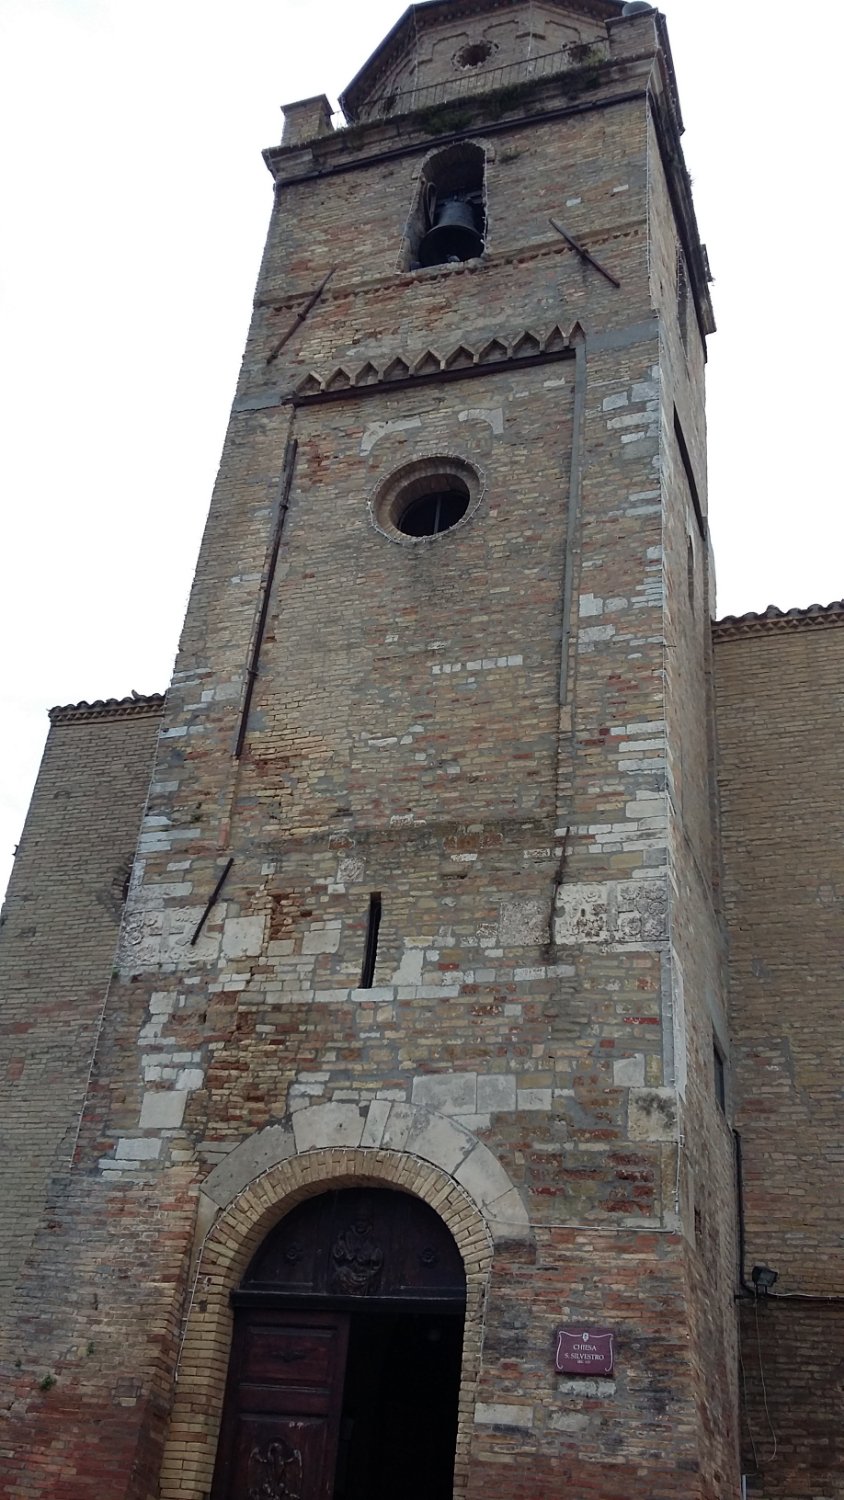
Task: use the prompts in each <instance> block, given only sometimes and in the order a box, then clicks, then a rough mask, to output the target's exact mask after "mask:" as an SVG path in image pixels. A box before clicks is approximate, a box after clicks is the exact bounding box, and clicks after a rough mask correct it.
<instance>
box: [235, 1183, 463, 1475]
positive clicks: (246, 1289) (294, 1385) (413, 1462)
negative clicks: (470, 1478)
mask: <svg viewBox="0 0 844 1500" xmlns="http://www.w3.org/2000/svg"><path fill="white" fill-rule="evenodd" d="M232 1302H233V1304H234V1309H235V1322H234V1335H233V1340H232V1352H231V1360H230V1364H229V1376H228V1383H227V1387H226V1399H225V1406H224V1412H223V1421H222V1426H221V1431H220V1443H219V1448H218V1453H217V1464H216V1469H215V1475H214V1485H213V1489H212V1500H394V1496H395V1495H396V1494H401V1495H402V1497H403V1500H451V1495H452V1486H453V1470H454V1446H455V1438H456V1433H457V1400H458V1391H459V1385H460V1365H461V1353H462V1345H463V1316H464V1312H465V1306H466V1276H465V1271H464V1267H463V1261H462V1259H461V1256H460V1252H459V1251H458V1249H457V1246H456V1244H455V1242H454V1240H453V1238H452V1236H451V1234H450V1233H449V1231H448V1229H447V1228H446V1226H445V1224H444V1223H443V1222H442V1220H441V1219H440V1218H439V1216H438V1215H437V1214H436V1213H435V1212H434V1210H433V1209H432V1208H430V1207H429V1206H428V1205H427V1204H425V1203H423V1202H422V1201H421V1200H420V1199H418V1198H414V1197H412V1196H411V1195H410V1194H408V1193H402V1192H398V1191H393V1190H391V1189H389V1188H386V1189H378V1188H371V1187H365V1188H345V1189H338V1190H336V1191H333V1192H328V1193H323V1194H320V1195H319V1196H318V1197H315V1198H310V1199H308V1200H306V1201H305V1202H304V1203H301V1204H299V1206H298V1207H297V1208H295V1209H293V1210H292V1211H291V1213H289V1214H288V1215H287V1217H286V1218H284V1219H282V1221H281V1223H280V1224H279V1225H278V1226H277V1227H276V1228H275V1229H274V1230H273V1231H272V1232H271V1233H270V1234H269V1235H268V1236H267V1238H266V1239H265V1241H264V1242H263V1244H262V1245H261V1246H260V1248H259V1249H258V1251H257V1253H256V1254H255V1256H254V1257H253V1259H252V1261H251V1263H250V1265H249V1267H248V1269H247V1271H246V1274H245V1275H244V1277H243V1280H242V1282H241V1285H240V1287H239V1289H238V1290H237V1291H236V1292H234V1293H233V1294H232Z"/></svg>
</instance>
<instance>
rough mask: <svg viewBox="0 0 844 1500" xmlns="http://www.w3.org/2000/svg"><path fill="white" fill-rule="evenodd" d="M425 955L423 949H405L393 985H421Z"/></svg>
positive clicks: (394, 974) (393, 977)
mask: <svg viewBox="0 0 844 1500" xmlns="http://www.w3.org/2000/svg"><path fill="white" fill-rule="evenodd" d="M424 962H425V953H424V950H423V949H422V948H407V947H406V948H405V950H404V953H403V954H402V956H401V961H400V963H399V966H398V968H397V969H396V970H395V972H394V973H393V976H392V983H393V984H421V983H422V965H423V963H424Z"/></svg>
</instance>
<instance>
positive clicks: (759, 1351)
mask: <svg viewBox="0 0 844 1500" xmlns="http://www.w3.org/2000/svg"><path fill="white" fill-rule="evenodd" d="M754 1310H755V1313H756V1357H757V1359H758V1361H759V1379H760V1381H761V1382H762V1403H763V1405H764V1407H765V1416H766V1417H767V1419H768V1428H769V1430H770V1434H771V1437H772V1438H773V1440H774V1451H773V1453H772V1454H771V1458H770V1462H771V1463H773V1462H774V1459H775V1458H776V1456H777V1435H776V1433H775V1432H774V1424H773V1422H772V1421H771V1413H770V1410H769V1407H768V1392H767V1389H766V1387H765V1371H764V1368H763V1365H762V1345H761V1343H760V1340H759V1294H758V1292H757V1294H756V1302H755V1309H754Z"/></svg>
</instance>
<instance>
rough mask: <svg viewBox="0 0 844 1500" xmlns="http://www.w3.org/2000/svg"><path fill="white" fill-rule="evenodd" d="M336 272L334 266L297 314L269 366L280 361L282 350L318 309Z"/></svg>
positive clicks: (269, 359)
mask: <svg viewBox="0 0 844 1500" xmlns="http://www.w3.org/2000/svg"><path fill="white" fill-rule="evenodd" d="M336 270H337V267H336V266H332V267H331V270H330V271H329V273H328V275H327V276H325V277H323V279H322V281H321V282H320V284H319V286H318V287H317V289H316V291H315V292H313V293H312V295H311V296H310V297H309V298H308V300H307V302H306V303H305V306H304V307H303V308H302V310H301V312H298V313H297V314H296V316H295V318H294V319H293V322H292V323H291V324H290V327H289V328H288V330H287V332H286V333H285V334H283V335H282V337H281V338H280V339H279V341H278V343H277V344H276V346H275V348H274V349H273V350H272V351H271V352H270V353H269V354H268V355H267V364H268V365H271V364H272V363H273V360H276V359H278V356H279V355H280V353H281V351H282V349H283V348H284V346H285V344H287V343H289V341H290V339H292V337H293V335H294V333H295V332H296V329H297V328H301V326H302V324H303V323H304V321H305V319H306V318H307V317H308V315H309V313H311V312H313V310H314V308H315V307H316V305H317V303H318V302H319V299H320V297H321V296H322V294H323V292H324V291H325V288H326V287H327V286H328V283H329V281H330V280H331V278H332V276H333V275H334V272H335V271H336Z"/></svg>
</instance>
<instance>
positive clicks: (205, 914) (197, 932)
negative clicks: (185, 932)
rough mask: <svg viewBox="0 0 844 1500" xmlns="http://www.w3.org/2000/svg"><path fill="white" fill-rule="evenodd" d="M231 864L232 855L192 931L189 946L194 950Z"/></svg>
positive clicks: (227, 875) (232, 861) (215, 903)
mask: <svg viewBox="0 0 844 1500" xmlns="http://www.w3.org/2000/svg"><path fill="white" fill-rule="evenodd" d="M233 864H234V855H232V857H231V859H230V860H229V862H228V864H227V865H226V868H225V869H224V871H223V873H222V875H221V876H220V878H219V880H218V881H217V884H216V885H215V887H214V890H213V892H212V895H211V899H210V900H209V902H208V905H207V906H206V908H205V910H204V912H203V913H202V916H201V917H200V919H199V921H198V922H197V924H196V930H195V931H194V934H193V937H192V938H191V940H190V946H191V947H192V948H195V947H196V945H197V943H198V942H199V938H200V935H201V933H202V929H203V927H204V926H205V923H206V922H207V921H208V918H209V917H210V915H211V913H212V911H213V910H214V907H215V906H216V905H217V900H218V898H219V895H220V892H221V890H222V889H223V886H224V885H225V883H226V881H227V880H228V878H229V870H230V869H231V867H232V865H233Z"/></svg>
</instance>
